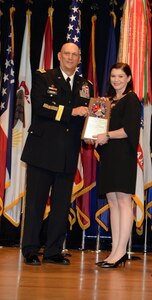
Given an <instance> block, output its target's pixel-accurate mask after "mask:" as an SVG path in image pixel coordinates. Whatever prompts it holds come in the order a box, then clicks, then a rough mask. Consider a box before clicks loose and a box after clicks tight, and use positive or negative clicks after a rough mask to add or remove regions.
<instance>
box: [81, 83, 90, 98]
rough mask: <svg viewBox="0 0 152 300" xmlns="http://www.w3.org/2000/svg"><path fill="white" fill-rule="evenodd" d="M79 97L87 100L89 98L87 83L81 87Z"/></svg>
mask: <svg viewBox="0 0 152 300" xmlns="http://www.w3.org/2000/svg"><path fill="white" fill-rule="evenodd" d="M80 97H82V98H87V99H89V98H90V91H89V86H88V84H87V82H85V83H84V84H83V85H82V88H81V90H80Z"/></svg>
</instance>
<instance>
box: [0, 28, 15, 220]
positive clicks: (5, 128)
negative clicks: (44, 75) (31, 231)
mask: <svg viewBox="0 0 152 300" xmlns="http://www.w3.org/2000/svg"><path fill="white" fill-rule="evenodd" d="M5 57H6V58H5V69H4V75H3V79H2V86H1V92H0V158H1V164H0V215H1V214H2V210H3V201H4V195H5V188H6V187H7V186H8V185H9V180H10V175H11V174H10V173H11V144H12V139H11V136H12V119H13V104H14V83H15V78H14V61H13V53H12V28H11V24H9V29H8V40H7V48H6V56H5Z"/></svg>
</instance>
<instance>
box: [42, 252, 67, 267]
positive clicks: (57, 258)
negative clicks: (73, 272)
mask: <svg viewBox="0 0 152 300" xmlns="http://www.w3.org/2000/svg"><path fill="white" fill-rule="evenodd" d="M42 262H43V263H48V264H59V265H70V260H69V259H68V258H65V256H63V255H62V254H56V255H53V256H48V257H43V260H42Z"/></svg>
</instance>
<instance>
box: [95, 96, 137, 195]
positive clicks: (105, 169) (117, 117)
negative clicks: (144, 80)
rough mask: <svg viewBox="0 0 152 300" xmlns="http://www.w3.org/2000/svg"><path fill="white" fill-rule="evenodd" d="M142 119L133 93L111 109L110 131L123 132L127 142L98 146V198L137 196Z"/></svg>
mask: <svg viewBox="0 0 152 300" xmlns="http://www.w3.org/2000/svg"><path fill="white" fill-rule="evenodd" d="M140 115H141V104H140V101H139V99H138V97H137V95H136V94H135V93H134V92H129V93H128V94H126V95H125V96H124V97H123V98H121V99H120V100H119V101H118V102H117V103H116V105H115V106H114V107H112V108H111V117H110V123H109V131H112V130H117V129H120V128H124V130H125V132H126V134H127V138H121V139H109V141H108V143H107V144H105V145H103V146H98V148H97V151H98V153H99V155H100V162H99V169H98V179H97V192H98V196H100V195H105V194H106V193H108V192H124V193H128V194H134V193H135V185H136V172H137V146H138V142H139V132H140Z"/></svg>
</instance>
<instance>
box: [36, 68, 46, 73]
mask: <svg viewBox="0 0 152 300" xmlns="http://www.w3.org/2000/svg"><path fill="white" fill-rule="evenodd" d="M37 71H39V72H40V73H46V70H44V69H38V70H37Z"/></svg>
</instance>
